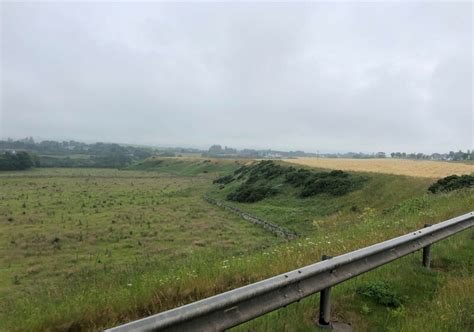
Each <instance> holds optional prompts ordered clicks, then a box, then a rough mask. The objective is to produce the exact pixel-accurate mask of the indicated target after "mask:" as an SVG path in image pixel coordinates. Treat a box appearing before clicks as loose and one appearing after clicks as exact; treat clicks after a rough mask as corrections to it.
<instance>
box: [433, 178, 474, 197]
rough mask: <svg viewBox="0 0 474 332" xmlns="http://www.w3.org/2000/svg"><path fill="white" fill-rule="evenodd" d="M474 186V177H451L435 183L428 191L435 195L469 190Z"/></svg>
mask: <svg viewBox="0 0 474 332" xmlns="http://www.w3.org/2000/svg"><path fill="white" fill-rule="evenodd" d="M472 186H474V176H472V175H461V176H458V175H450V176H447V177H445V178H442V179H439V180H438V181H437V182H435V183H433V184H432V185H431V186H430V187H429V188H428V191H430V192H432V193H433V194H436V193H439V192H447V191H452V190H457V189H462V188H469V187H472Z"/></svg>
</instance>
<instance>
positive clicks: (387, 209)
mask: <svg viewBox="0 0 474 332" xmlns="http://www.w3.org/2000/svg"><path fill="white" fill-rule="evenodd" d="M177 161H179V160H176V159H173V160H172V161H169V160H167V161H166V162H164V164H163V162H162V163H161V167H160V166H158V165H154V164H153V163H152V165H148V167H145V166H139V167H141V168H142V169H145V168H146V169H149V168H154V170H155V171H158V172H143V171H140V172H139V171H129V172H125V171H123V172H118V171H111V170H81V171H80V172H82V173H77V172H78V170H52V171H53V173H55V175H54V176H53V175H50V174H49V175H48V173H44V172H45V171H29V172H25V173H21V174H19V173H16V174H12V173H3V175H2V177H1V179H0V181H1V183H2V187H1V196H2V198H3V200H2V205H1V206H0V220H1V222H0V227H1V228H2V232H1V234H2V235H0V236H1V238H0V239H1V240H0V244H1V247H0V248H1V250H2V260H1V261H0V262H1V263H0V264H1V265H0V266H1V267H2V271H4V272H5V273H2V279H1V292H2V296H4V298H5V299H6V300H5V301H4V300H2V307H1V312H0V315H1V316H0V322H1V323H0V329H4V330H46V329H48V328H49V329H50V330H56V329H67V328H71V327H75V328H78V329H80V328H82V329H99V328H101V327H104V326H111V325H114V324H118V323H120V322H124V321H128V320H130V319H135V318H139V317H142V316H144V315H148V314H151V313H155V312H158V311H161V310H164V309H168V308H172V307H175V306H178V305H181V304H184V303H186V302H190V301H193V300H197V299H199V298H202V297H205V296H209V295H212V294H215V293H217V292H221V291H224V290H227V289H232V288H235V287H237V286H240V285H244V284H247V283H249V282H253V281H256V280H260V279H262V278H265V277H270V276H272V275H274V274H277V273H282V272H285V271H288V270H290V269H293V268H297V267H300V266H302V265H306V264H310V263H313V262H315V261H318V260H319V259H320V257H321V255H322V254H329V255H337V254H341V253H345V252H348V251H351V250H354V249H357V248H360V247H364V246H367V245H370V244H373V243H376V242H379V241H382V240H385V239H389V238H391V237H394V236H397V235H401V234H404V233H406V232H409V231H411V230H413V229H416V228H419V227H421V226H422V225H423V224H424V223H427V222H438V221H442V220H444V219H447V218H449V217H453V216H456V215H459V214H462V213H465V212H467V211H470V210H472V207H473V206H474V195H473V191H472V189H471V190H462V191H457V192H452V193H447V194H437V195H428V194H426V189H427V187H428V186H429V184H430V183H431V182H432V181H430V180H429V179H420V178H414V177H401V176H394V175H376V174H365V175H364V176H367V177H368V180H367V182H366V183H365V184H364V185H363V186H362V187H361V188H360V189H358V190H356V191H353V192H350V193H348V194H346V195H343V196H340V197H329V196H325V195H317V196H314V197H310V198H305V199H301V198H299V197H297V196H296V195H295V193H294V192H291V191H289V190H290V189H289V188H288V189H287V190H288V192H283V193H282V194H279V195H276V196H273V197H270V198H267V199H265V200H263V201H260V202H256V203H251V204H242V203H240V204H238V203H235V202H232V204H235V205H240V206H241V207H242V209H244V210H246V211H249V212H252V213H253V214H256V215H258V216H261V217H264V218H266V219H268V220H271V221H273V222H277V223H280V224H281V225H284V226H285V227H288V228H293V229H295V230H297V231H298V232H299V233H300V234H302V237H301V238H300V239H298V240H295V241H293V242H290V243H286V242H283V241H282V240H280V239H277V238H275V237H274V236H272V235H267V234H265V233H263V232H262V231H261V230H260V229H258V228H256V227H255V226H253V225H248V224H246V223H245V222H242V221H241V220H240V219H238V218H237V217H235V216H233V215H231V214H230V213H228V212H225V211H221V210H219V209H217V208H215V207H212V206H208V205H206V204H205V203H203V201H202V200H201V195H202V193H203V192H205V191H208V190H210V189H212V194H213V195H215V196H217V197H220V198H222V199H223V198H224V194H225V190H219V189H216V186H213V185H212V184H211V180H212V179H213V178H215V174H213V173H212V172H213V171H215V170H216V169H213V170H209V169H206V170H207V172H208V173H204V172H203V171H204V170H203V169H202V168H203V167H208V166H209V165H207V166H205V165H206V163H203V161H202V160H194V161H189V160H187V161H185V162H183V164H182V165H181V166H178V165H177V164H176V162H177ZM212 162H213V161H212ZM189 163H191V164H193V165H192V166H190V165H189ZM207 163H208V162H207ZM224 163H225V165H223V166H222V167H223V168H220V169H222V170H223V171H231V170H233V169H235V168H236V166H234V165H232V162H229V161H228V160H226V161H224ZM234 163H235V162H234ZM213 165H214V166H212V167H217V166H218V164H213ZM179 167H182V168H181V170H179ZM166 168H167V169H166ZM217 168H218V167H217ZM63 172H64V173H63ZM68 172H71V173H68ZM88 172H91V173H88ZM170 172H171V173H173V174H170ZM179 173H181V174H182V175H179ZM88 174H89V176H88ZM184 174H186V176H184ZM196 174H199V175H198V176H196ZM190 175H194V176H190ZM44 187H46V188H44ZM78 198H81V199H78ZM104 201H105V202H104ZM23 202H25V203H26V206H25V207H23ZM59 202H61V203H59ZM109 202H111V203H112V204H111V205H110V206H108V203H109ZM156 202H158V204H156ZM83 203H84V204H83ZM120 203H122V204H121V205H120ZM98 204H99V205H98ZM83 205H85V206H83ZM93 205H96V206H95V207H93ZM184 206H185V207H184ZM97 210H98V212H97ZM23 211H25V214H23ZM53 211H54V213H53ZM157 215H159V217H157ZM196 215H197V216H198V217H197V219H195V218H194V217H193V216H196ZM126 216H128V219H127V217H126ZM9 218H13V220H9ZM79 220H83V221H82V228H81V227H79V225H80V222H79ZM85 220H88V226H87V236H86V237H85V229H86V228H85V226H84V221H85ZM113 220H115V224H113V223H112V221H113ZM41 221H42V222H43V224H41ZM147 223H150V225H149V224H147ZM110 227H112V228H113V230H112V231H110V230H109V228H110ZM81 231H82V240H81V241H80V240H79V239H80V238H79V236H80V234H81ZM130 231H131V232H132V234H130ZM155 231H156V234H155ZM51 232H52V233H51ZM55 232H56V233H55ZM56 234H59V235H56ZM114 234H115V235H114ZM144 234H148V236H144ZM35 237H36V238H38V239H37V240H35ZM56 237H57V238H59V241H55V238H56ZM117 239H118V241H117ZM203 239H204V245H203V244H202V243H201V242H200V241H203ZM229 240H231V241H230V242H231V243H230V242H229ZM12 241H13V242H14V243H13V242H12ZM34 241H37V245H36V246H33V245H32V243H35V242H34ZM139 242H140V243H141V245H140V244H139ZM473 242H474V241H472V240H470V238H469V234H461V235H459V236H456V237H455V238H453V239H451V240H448V241H444V242H442V243H440V244H437V245H436V246H435V247H434V249H433V250H434V252H433V256H434V261H433V266H434V267H433V269H432V270H431V271H427V270H424V269H422V268H421V267H420V263H419V255H416V256H415V255H412V256H409V257H407V258H404V259H401V260H399V261H397V262H395V263H392V264H389V265H387V266H386V267H383V268H381V269H377V270H375V271H373V272H370V273H368V274H366V275H364V276H361V277H359V278H356V279H354V280H353V281H350V282H347V283H344V284H342V285H340V286H337V287H336V288H335V291H334V296H333V301H334V314H335V316H336V318H337V319H339V320H343V321H346V322H351V323H352V324H353V325H354V326H355V328H356V330H369V329H370V330H390V329H391V330H406V331H411V330H421V331H423V330H425V331H439V330H446V331H450V330H452V331H469V330H472V328H473V327H474V317H473V316H472V312H473V310H472V309H473V308H474V305H473V303H472V297H471V296H470V295H469V294H472V290H473V289H474V278H473V272H474V271H473V265H474V258H473V252H474V250H473V249H474V246H473ZM55 246H59V247H60V248H55ZM107 250H109V251H107ZM109 252H111V254H109ZM147 256H148V258H147ZM75 257H77V258H75ZM140 261H142V262H141V263H140ZM171 262H172V264H171ZM35 266H36V269H39V271H35ZM31 267H33V269H31V270H29V269H30V268H31ZM71 268H72V269H73V271H72V273H68V272H67V271H68V270H69V269H71ZM76 269H77V270H76ZM15 276H17V277H15ZM381 279H383V280H385V281H386V284H382V285H379V284H376V281H378V280H381ZM374 283H375V285H376V287H375V289H376V291H375V294H376V295H373V294H372V295H371V297H372V299H371V298H368V297H367V296H366V295H364V294H363V293H364V292H363V288H364V287H362V286H373V284H374ZM357 289H359V292H357ZM369 289H370V288H369ZM377 292H378V293H381V294H382V295H384V296H385V295H387V294H388V295H387V296H389V297H390V298H396V299H397V301H396V302H397V303H398V304H399V305H398V306H397V307H390V306H387V305H383V304H378V303H377V302H379V303H381V301H380V296H377V294H378V293H377ZM372 293H374V292H372ZM379 295H380V294H379ZM382 303H383V301H382ZM316 310H317V296H312V297H310V298H308V299H306V300H303V301H301V302H300V303H298V304H294V305H291V306H289V307H287V308H286V309H282V310H279V311H277V312H274V313H271V314H269V315H266V316H264V317H262V318H260V319H257V320H255V321H253V322H250V323H248V324H246V325H244V326H242V327H240V328H239V329H244V330H246V329H250V330H262V329H266V330H282V329H285V330H304V329H311V328H312V326H313V323H312V320H313V318H314V317H315V313H316ZM434 318H436V319H434ZM19 322H20V323H19ZM296 322H297V323H296Z"/></svg>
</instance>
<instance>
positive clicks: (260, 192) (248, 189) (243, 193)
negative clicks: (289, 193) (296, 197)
mask: <svg viewBox="0 0 474 332" xmlns="http://www.w3.org/2000/svg"><path fill="white" fill-rule="evenodd" d="M276 193H277V190H276V189H273V188H271V187H270V186H264V185H261V186H256V185H248V184H242V185H241V186H239V187H238V188H237V189H236V190H235V191H234V192H231V193H230V194H228V195H227V199H228V200H230V201H236V202H241V203H254V202H258V201H261V200H262V199H264V198H267V197H270V196H273V195H275V194H276Z"/></svg>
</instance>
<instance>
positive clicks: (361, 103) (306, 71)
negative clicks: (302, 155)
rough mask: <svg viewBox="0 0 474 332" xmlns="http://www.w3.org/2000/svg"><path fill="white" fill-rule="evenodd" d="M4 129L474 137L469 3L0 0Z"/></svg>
mask: <svg viewBox="0 0 474 332" xmlns="http://www.w3.org/2000/svg"><path fill="white" fill-rule="evenodd" d="M1 6H2V8H1V28H2V31H1V51H2V53H1V55H2V57H1V70H2V72H1V84H2V85H1V88H0V89H1V114H0V137H2V138H6V137H13V138H22V137H25V136H33V137H34V138H37V139H51V138H52V139H76V140H82V141H107V142H121V143H138V144H152V145H158V146H160V145H161V146H188V147H208V146H209V145H211V144H216V143H218V144H222V145H227V146H232V147H238V148H244V147H247V148H273V149H282V150H290V149H292V150H294V149H303V150H305V151H316V150H320V151H321V152H334V151H364V152H369V151H379V150H380V151H386V152H391V151H399V150H402V151H407V152H413V151H422V152H434V151H443V152H444V151H449V150H454V149H455V150H458V149H472V147H473V127H474V119H473V83H472V75H473V61H474V60H473V54H472V47H473V28H472V21H473V5H472V3H471V2H469V1H466V2H459V3H428V2H421V3H403V2H394V3H387V2H385V3H374V2H372V3H357V2H349V3H342V2H338V3H328V2H317V3H286V4H285V3H278V4H277V3H249V2H247V3H240V4H239V3H180V4H177V3H176V4H171V3H111V2H105V3H101V4H94V3H87V2H83V3H64V2H63V3H24V2H23V3H14V2H10V3H5V2H3V3H2V4H1Z"/></svg>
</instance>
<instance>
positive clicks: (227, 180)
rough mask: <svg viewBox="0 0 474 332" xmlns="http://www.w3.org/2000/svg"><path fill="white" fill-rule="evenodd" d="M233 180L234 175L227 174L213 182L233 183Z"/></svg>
mask: <svg viewBox="0 0 474 332" xmlns="http://www.w3.org/2000/svg"><path fill="white" fill-rule="evenodd" d="M232 181H234V177H233V176H232V175H226V176H222V177H220V178H218V179H216V180H214V181H213V182H214V183H220V184H228V183H231V182H232Z"/></svg>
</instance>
